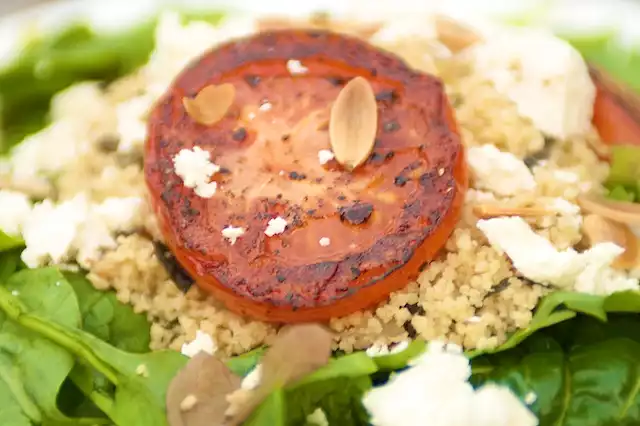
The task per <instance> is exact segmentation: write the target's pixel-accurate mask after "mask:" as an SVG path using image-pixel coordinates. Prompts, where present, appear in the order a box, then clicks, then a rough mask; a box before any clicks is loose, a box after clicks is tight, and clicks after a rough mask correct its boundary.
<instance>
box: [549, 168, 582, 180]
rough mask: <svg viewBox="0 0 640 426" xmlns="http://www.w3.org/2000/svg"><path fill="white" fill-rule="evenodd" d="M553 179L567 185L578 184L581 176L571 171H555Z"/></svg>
mask: <svg viewBox="0 0 640 426" xmlns="http://www.w3.org/2000/svg"><path fill="white" fill-rule="evenodd" d="M553 177H554V178H556V179H558V180H560V181H562V182H565V183H578V182H580V176H578V175H577V173H575V172H571V171H569V170H554V171H553Z"/></svg>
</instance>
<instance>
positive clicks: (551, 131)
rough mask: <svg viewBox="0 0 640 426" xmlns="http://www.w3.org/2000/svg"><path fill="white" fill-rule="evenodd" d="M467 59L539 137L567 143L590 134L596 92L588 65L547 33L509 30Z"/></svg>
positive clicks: (485, 44)
mask: <svg viewBox="0 0 640 426" xmlns="http://www.w3.org/2000/svg"><path fill="white" fill-rule="evenodd" d="M472 55H473V60H474V65H475V69H476V70H477V72H478V73H480V74H481V75H484V76H485V77H486V78H487V79H489V80H490V81H491V82H492V83H493V84H494V86H495V88H496V89H497V90H498V92H500V93H502V94H503V95H505V96H507V97H508V98H510V99H511V100H512V101H513V102H514V103H515V104H516V106H517V108H518V110H519V112H520V114H521V115H522V116H524V117H527V118H529V119H531V120H532V122H533V123H534V125H535V126H536V127H537V128H538V129H539V130H541V131H542V132H544V133H546V134H548V135H551V136H554V137H557V138H560V139H567V138H568V137H571V136H574V135H583V134H585V133H587V132H588V131H589V130H590V129H591V119H592V116H593V104H594V101H595V96H596V89H595V86H594V84H593V82H592V81H591V77H590V76H589V70H588V68H587V65H586V63H585V61H584V60H583V59H582V56H581V55H580V53H579V52H578V51H577V50H576V49H574V48H573V47H572V46H571V45H570V44H569V43H567V42H566V41H564V40H561V39H559V38H558V37H556V36H554V35H553V34H552V33H551V32H550V31H548V30H544V29H539V28H509V29H508V30H505V31H504V32H502V33H496V35H495V37H489V38H488V39H487V40H486V42H485V43H481V44H479V45H477V46H476V47H475V48H473V50H472ZM542 58H544V59H542Z"/></svg>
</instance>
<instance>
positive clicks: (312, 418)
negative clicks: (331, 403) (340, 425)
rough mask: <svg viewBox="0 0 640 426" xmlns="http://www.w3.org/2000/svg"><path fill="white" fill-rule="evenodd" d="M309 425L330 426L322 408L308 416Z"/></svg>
mask: <svg viewBox="0 0 640 426" xmlns="http://www.w3.org/2000/svg"><path fill="white" fill-rule="evenodd" d="M307 425H309V426H329V420H328V419H327V415H326V414H325V413H324V411H322V408H320V407H318V408H316V409H315V410H314V411H313V413H311V414H309V415H308V416H307Z"/></svg>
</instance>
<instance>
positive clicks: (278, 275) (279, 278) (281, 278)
mask: <svg viewBox="0 0 640 426" xmlns="http://www.w3.org/2000/svg"><path fill="white" fill-rule="evenodd" d="M286 279H287V277H286V276H284V275H282V274H276V280H278V282H280V283H283V282H284V281H285V280H286Z"/></svg>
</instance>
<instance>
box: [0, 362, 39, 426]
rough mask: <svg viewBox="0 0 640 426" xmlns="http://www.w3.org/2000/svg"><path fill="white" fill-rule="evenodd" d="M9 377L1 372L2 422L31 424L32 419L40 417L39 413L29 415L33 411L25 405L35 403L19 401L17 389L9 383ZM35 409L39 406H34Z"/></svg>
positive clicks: (0, 414)
mask: <svg viewBox="0 0 640 426" xmlns="http://www.w3.org/2000/svg"><path fill="white" fill-rule="evenodd" d="M7 381H8V378H6V377H4V374H3V373H2V372H0V424H1V425H11V426H31V424H32V423H31V421H32V420H33V421H36V420H38V419H39V417H40V416H39V413H37V412H36V413H35V414H32V416H35V418H33V417H31V418H30V417H29V416H28V414H27V413H28V412H29V411H31V410H30V409H29V408H27V407H25V404H28V405H29V406H30V405H31V404H33V402H31V401H28V402H27V401H18V400H17V399H16V395H15V391H12V389H11V388H10V387H9V386H8V384H7ZM33 410H34V411H37V407H33Z"/></svg>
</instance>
